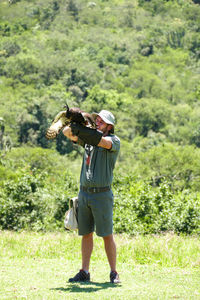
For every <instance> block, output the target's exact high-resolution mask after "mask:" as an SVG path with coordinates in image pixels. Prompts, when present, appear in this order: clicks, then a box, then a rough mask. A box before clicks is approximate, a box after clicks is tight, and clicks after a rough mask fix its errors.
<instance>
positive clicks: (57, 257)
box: [0, 231, 200, 299]
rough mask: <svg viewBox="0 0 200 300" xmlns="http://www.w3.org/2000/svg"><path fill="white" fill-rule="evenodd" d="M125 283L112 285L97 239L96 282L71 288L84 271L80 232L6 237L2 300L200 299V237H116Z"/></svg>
mask: <svg viewBox="0 0 200 300" xmlns="http://www.w3.org/2000/svg"><path fill="white" fill-rule="evenodd" d="M115 239H116V243H117V246H118V271H119V273H120V277H121V281H122V283H121V284H119V285H112V284H110V283H109V267H108V263H107V259H106V256H105V253H104V247H103V241H102V239H101V238H98V237H96V236H95V246H94V251H93V255H92V259H91V268H90V272H91V282H90V283H82V284H70V283H68V282H67V281H68V278H69V277H71V276H73V275H74V274H75V273H76V272H77V271H78V270H79V268H80V262H81V256H80V243H81V239H80V238H79V237H78V236H77V234H75V233H69V232H63V233H46V234H42V233H33V232H29V233H28V232H21V233H14V232H7V231H5V232H4V231H3V232H0V299H200V241H199V239H198V237H180V236H176V235H173V234H166V235H162V236H145V237H143V236H138V237H132V238H130V237H128V236H126V235H116V236H115Z"/></svg>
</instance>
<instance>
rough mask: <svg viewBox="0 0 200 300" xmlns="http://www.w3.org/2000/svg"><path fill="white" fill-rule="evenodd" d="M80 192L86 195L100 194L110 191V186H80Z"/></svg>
mask: <svg viewBox="0 0 200 300" xmlns="http://www.w3.org/2000/svg"><path fill="white" fill-rule="evenodd" d="M80 190H81V191H83V192H86V193H92V194H94V193H101V192H107V191H110V186H103V187H85V186H81V187H80Z"/></svg>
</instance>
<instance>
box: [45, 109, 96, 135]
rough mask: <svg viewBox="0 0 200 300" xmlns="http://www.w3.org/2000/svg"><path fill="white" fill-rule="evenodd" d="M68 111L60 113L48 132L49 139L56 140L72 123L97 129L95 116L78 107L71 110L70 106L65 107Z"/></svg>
mask: <svg viewBox="0 0 200 300" xmlns="http://www.w3.org/2000/svg"><path fill="white" fill-rule="evenodd" d="M65 107H66V111H61V112H59V113H58V114H57V115H56V116H55V118H54V120H53V121H52V124H51V126H50V127H49V128H48V129H47V131H46V135H45V136H46V138H47V139H49V140H50V139H54V138H56V137H57V135H58V134H59V133H60V131H61V130H62V129H63V128H64V127H65V126H67V125H70V123H72V122H76V123H79V124H82V125H84V126H88V127H91V128H96V124H95V116H94V115H93V114H89V113H86V112H84V111H82V110H80V108H78V107H72V108H69V106H68V105H66V106H65Z"/></svg>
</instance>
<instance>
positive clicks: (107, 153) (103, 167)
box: [80, 135, 120, 187]
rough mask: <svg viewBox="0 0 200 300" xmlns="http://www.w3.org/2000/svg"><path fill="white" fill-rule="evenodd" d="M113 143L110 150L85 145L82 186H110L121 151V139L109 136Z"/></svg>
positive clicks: (81, 177)
mask: <svg viewBox="0 0 200 300" xmlns="http://www.w3.org/2000/svg"><path fill="white" fill-rule="evenodd" d="M108 137H109V138H110V139H111V141H112V148H111V149H110V150H108V149H105V148H101V147H95V146H91V145H87V144H86V145H85V153H84V156H83V163H82V169H81V176H80V185H81V186H84V187H105V186H110V185H111V183H112V180H113V170H114V167H115V163H116V160H117V156H118V153H119V149H120V139H119V138H118V137H117V136H116V135H109V136H108Z"/></svg>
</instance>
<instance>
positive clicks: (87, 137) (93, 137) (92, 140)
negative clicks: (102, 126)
mask: <svg viewBox="0 0 200 300" xmlns="http://www.w3.org/2000/svg"><path fill="white" fill-rule="evenodd" d="M70 127H71V131H72V134H73V135H76V136H78V137H79V138H80V139H81V140H82V141H83V142H84V143H86V144H89V145H92V146H97V145H98V144H99V142H100V140H101V138H102V136H103V132H101V131H99V130H97V129H93V128H88V127H85V126H83V125H81V124H78V123H71V125H70Z"/></svg>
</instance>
